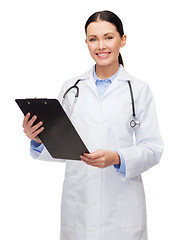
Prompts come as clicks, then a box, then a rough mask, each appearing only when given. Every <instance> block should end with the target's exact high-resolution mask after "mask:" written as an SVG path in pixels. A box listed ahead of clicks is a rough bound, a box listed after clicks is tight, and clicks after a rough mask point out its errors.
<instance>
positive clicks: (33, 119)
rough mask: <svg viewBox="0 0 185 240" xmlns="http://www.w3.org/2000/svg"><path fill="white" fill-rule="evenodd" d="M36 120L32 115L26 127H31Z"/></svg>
mask: <svg viewBox="0 0 185 240" xmlns="http://www.w3.org/2000/svg"><path fill="white" fill-rule="evenodd" d="M36 119H37V116H36V115H34V116H33V117H32V118H31V120H30V121H29V122H28V126H30V127H31V126H32V125H33V123H34V122H35V120H36Z"/></svg>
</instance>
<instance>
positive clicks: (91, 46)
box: [87, 44, 96, 53]
mask: <svg viewBox="0 0 185 240" xmlns="http://www.w3.org/2000/svg"><path fill="white" fill-rule="evenodd" d="M87 46H88V49H89V52H90V53H93V52H94V50H95V49H96V47H95V44H94V45H93V44H88V45H87Z"/></svg>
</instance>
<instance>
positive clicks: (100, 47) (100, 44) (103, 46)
mask: <svg viewBox="0 0 185 240" xmlns="http://www.w3.org/2000/svg"><path fill="white" fill-rule="evenodd" d="M105 48H106V46H105V42H104V41H103V40H99V43H98V50H103V49H105Z"/></svg>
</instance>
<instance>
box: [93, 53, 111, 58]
mask: <svg viewBox="0 0 185 240" xmlns="http://www.w3.org/2000/svg"><path fill="white" fill-rule="evenodd" d="M110 54H111V52H98V53H96V55H97V56H98V57H99V58H107V57H109V55H110Z"/></svg>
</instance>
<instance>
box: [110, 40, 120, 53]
mask: <svg viewBox="0 0 185 240" xmlns="http://www.w3.org/2000/svg"><path fill="white" fill-rule="evenodd" d="M120 47H121V46H120V42H119V41H112V42H110V43H109V48H110V49H112V50H113V51H115V52H119V50H120Z"/></svg>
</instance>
